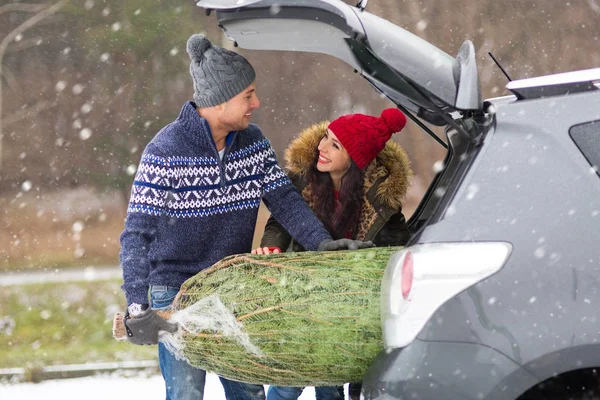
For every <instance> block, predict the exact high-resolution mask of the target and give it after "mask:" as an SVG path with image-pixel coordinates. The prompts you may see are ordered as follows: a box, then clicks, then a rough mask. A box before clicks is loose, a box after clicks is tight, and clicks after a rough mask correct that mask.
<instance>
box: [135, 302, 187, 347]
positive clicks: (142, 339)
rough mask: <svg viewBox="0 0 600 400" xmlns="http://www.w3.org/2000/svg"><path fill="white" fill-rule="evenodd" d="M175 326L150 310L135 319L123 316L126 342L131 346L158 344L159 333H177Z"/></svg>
mask: <svg viewBox="0 0 600 400" xmlns="http://www.w3.org/2000/svg"><path fill="white" fill-rule="evenodd" d="M177 328H178V327H177V324H173V323H171V322H167V321H166V320H165V319H163V318H161V317H160V316H159V315H158V314H156V313H155V312H154V311H153V310H152V309H151V308H149V309H147V310H145V311H144V312H142V313H141V314H139V315H136V316H135V317H130V316H129V313H127V315H125V329H126V330H127V340H129V341H130V342H131V343H133V344H138V345H149V344H158V336H159V335H158V334H159V331H167V332H170V333H175V332H177Z"/></svg>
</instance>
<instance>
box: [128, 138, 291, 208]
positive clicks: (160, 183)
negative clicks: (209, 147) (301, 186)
mask: <svg viewBox="0 0 600 400" xmlns="http://www.w3.org/2000/svg"><path fill="white" fill-rule="evenodd" d="M224 164H225V168H224V175H225V177H224V178H225V179H224V180H223V177H222V176H221V174H220V168H219V162H218V161H217V159H212V158H207V157H199V158H195V157H167V158H162V157H159V156H156V155H153V154H145V155H144V156H143V157H142V160H141V163H140V167H139V170H138V173H137V175H136V179H135V181H134V186H133V191H132V197H131V201H130V203H129V207H128V209H127V211H128V212H132V213H144V214H150V215H156V216H158V215H161V214H165V215H167V216H169V217H178V218H186V217H205V216H209V215H214V214H223V213H227V212H231V211H237V210H243V209H248V208H258V206H259V205H260V200H261V197H262V195H263V190H264V193H268V192H270V191H272V190H274V189H276V188H278V187H281V186H283V185H287V184H290V183H291V182H290V181H289V178H288V177H287V175H286V174H285V173H284V172H283V171H282V170H281V168H275V167H276V166H277V162H276V161H275V154H274V152H273V149H272V148H271V146H270V144H269V141H268V140H266V139H263V140H261V141H259V142H256V143H254V144H252V145H251V146H248V147H246V148H243V149H240V150H238V151H235V152H233V153H231V154H228V155H225V158H224ZM165 198H166V199H167V201H166V203H165V201H164V199H165Z"/></svg>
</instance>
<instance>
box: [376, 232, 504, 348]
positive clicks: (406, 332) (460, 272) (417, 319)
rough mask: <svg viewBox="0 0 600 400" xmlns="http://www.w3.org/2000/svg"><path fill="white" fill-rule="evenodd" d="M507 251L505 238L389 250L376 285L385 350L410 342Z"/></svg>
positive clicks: (491, 271) (495, 268)
mask: <svg viewBox="0 0 600 400" xmlns="http://www.w3.org/2000/svg"><path fill="white" fill-rule="evenodd" d="M511 251H512V246H511V245H510V244H509V243H505V242H472V243H429V244H422V245H416V246H411V247H407V248H406V249H404V250H401V251H399V252H398V253H396V254H394V255H393V256H392V257H391V258H390V261H389V262H388V265H387V268H386V270H385V274H384V277H383V281H382V286H381V318H382V328H383V339H384V343H385V346H386V348H398V347H405V346H407V345H408V344H410V342H412V341H413V340H414V338H415V337H416V336H417V335H418V334H419V332H420V331H421V329H423V326H425V324H426V323H427V321H428V320H429V318H431V316H432V315H433V314H434V313H435V311H436V310H437V309H438V308H439V307H440V306H441V305H443V304H444V303H445V302H447V301H448V300H450V299H451V298H453V297H454V296H456V295H457V294H459V293H460V292H462V291H463V290H465V289H467V288H469V287H471V286H473V285H475V284H476V283H477V282H480V281H481V280H483V279H485V278H487V277H489V276H491V275H493V274H494V273H496V272H497V271H499V270H500V268H502V266H503V265H504V263H505V262H506V260H507V259H508V257H509V255H510V253H511Z"/></svg>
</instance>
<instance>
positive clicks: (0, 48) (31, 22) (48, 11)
mask: <svg viewBox="0 0 600 400" xmlns="http://www.w3.org/2000/svg"><path fill="white" fill-rule="evenodd" d="M68 2H69V0H60V1H59V2H57V3H55V4H54V5H52V6H50V7H47V8H43V9H42V11H40V12H38V13H37V14H35V15H34V16H33V17H31V18H29V19H28V20H26V21H25V22H23V23H22V24H21V25H19V26H17V27H16V28H15V29H13V31H12V32H10V33H9V34H8V35H6V37H5V38H4V39H2V42H1V43H0V76H2V62H3V59H4V53H5V52H6V48H7V46H8V44H9V43H10V42H12V41H13V40H14V39H15V37H17V35H19V34H21V33H23V32H25V31H26V30H27V29H29V28H31V27H32V26H35V24H37V23H38V22H40V21H41V20H43V19H44V18H46V17H48V16H50V15H52V14H54V13H56V12H58V11H59V10H60V9H61V8H63V7H64V6H65V5H67V3H68ZM19 4H20V3H16V4H6V5H4V6H2V7H0V11H3V10H6V9H8V6H16V5H19ZM20 6H23V7H24V9H27V6H26V5H24V4H20ZM31 7H35V5H32V6H31ZM38 7H39V5H38ZM2 125H3V122H2V80H0V173H1V172H2V139H3V137H4V134H3V132H2Z"/></svg>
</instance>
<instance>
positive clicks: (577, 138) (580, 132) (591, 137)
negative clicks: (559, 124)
mask: <svg viewBox="0 0 600 400" xmlns="http://www.w3.org/2000/svg"><path fill="white" fill-rule="evenodd" d="M569 135H570V136H571V139H573V141H574V142H575V144H576V145H577V147H578V148H579V151H581V152H582V153H583V155H584V156H585V158H586V159H587V160H588V162H589V163H590V165H591V166H592V168H593V169H594V170H595V171H596V174H598V176H600V121H592V122H587V123H585V124H581V125H576V126H573V127H571V129H569Z"/></svg>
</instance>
